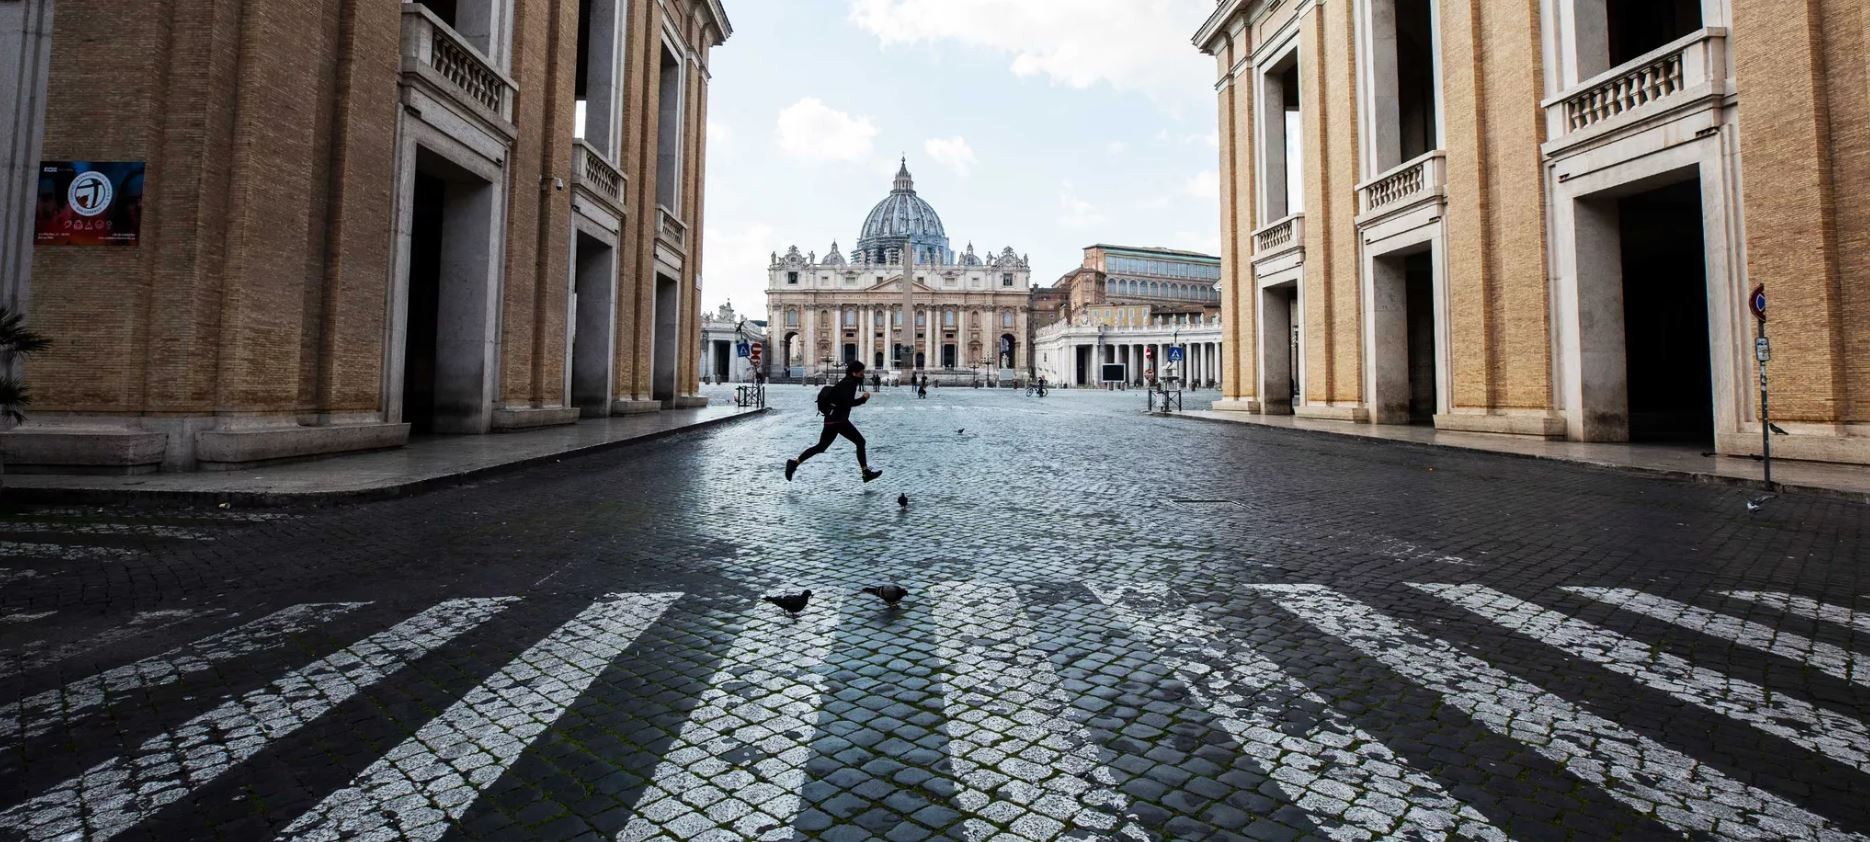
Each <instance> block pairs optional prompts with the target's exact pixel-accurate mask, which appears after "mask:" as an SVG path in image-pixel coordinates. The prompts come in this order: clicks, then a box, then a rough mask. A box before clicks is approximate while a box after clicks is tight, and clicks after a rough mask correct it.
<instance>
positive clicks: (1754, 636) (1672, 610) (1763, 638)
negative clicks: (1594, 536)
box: [1565, 587, 1870, 687]
mask: <svg viewBox="0 0 1870 842" xmlns="http://www.w3.org/2000/svg"><path fill="white" fill-rule="evenodd" d="M1565 590H1567V591H1570V592H1572V593H1575V594H1578V595H1579V596H1583V597H1586V598H1589V599H1593V600H1596V601H1598V602H1602V603H1606V604H1609V605H1613V606H1616V607H1617V608H1620V609H1622V610H1624V611H1630V612H1633V613H1636V614H1641V615H1643V616H1645V617H1649V618H1651V619H1655V620H1661V621H1663V622H1665V623H1669V624H1671V625H1675V626H1680V627H1681V628H1685V629H1688V630H1689V631H1693V632H1700V633H1701V634H1705V635H1708V636H1710V637H1718V638H1720V639H1722V640H1725V641H1727V642H1729V643H1734V644H1738V645H1740V646H1745V647H1747V648H1748V649H1754V650H1758V651H1760V652H1765V653H1767V654H1769V655H1778V656H1779V657H1781V658H1789V659H1791V660H1794V661H1798V662H1799V663H1801V664H1804V665H1806V666H1808V667H1811V668H1812V669H1815V670H1818V671H1819V672H1822V673H1824V674H1826V675H1829V676H1832V677H1834V678H1839V679H1842V680H1844V681H1849V682H1851V683H1853V684H1861V685H1864V686H1866V687H1870V670H1866V669H1864V666H1863V665H1862V664H1859V663H1858V662H1857V653H1855V652H1852V651H1850V650H1848V649H1845V648H1844V647H1842V646H1833V645H1831V644H1829V643H1821V642H1819V641H1816V640H1812V639H1811V638H1809V637H1805V636H1802V635H1797V634H1793V633H1792V632H1786V631H1780V630H1778V629H1775V628H1773V627H1772V626H1769V625H1766V624H1765V623H1756V622H1753V621H1752V620H1742V619H1740V618H1739V617H1733V616H1730V615H1727V614H1722V613H1720V612H1718V611H1709V610H1708V609H1706V608H1698V607H1696V606H1693V605H1689V604H1688V603H1685V602H1677V601H1675V600H1672V599H1664V598H1662V597H1659V596H1652V595H1650V594H1646V593H1643V592H1642V591H1635V590H1630V589H1627V588H1577V587H1573V588H1565Z"/></svg>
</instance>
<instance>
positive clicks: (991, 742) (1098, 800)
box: [932, 582, 1150, 840]
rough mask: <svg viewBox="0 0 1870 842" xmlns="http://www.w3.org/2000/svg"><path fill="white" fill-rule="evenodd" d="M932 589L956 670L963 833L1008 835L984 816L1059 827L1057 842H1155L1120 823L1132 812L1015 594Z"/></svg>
mask: <svg viewBox="0 0 1870 842" xmlns="http://www.w3.org/2000/svg"><path fill="white" fill-rule="evenodd" d="M932 590H934V592H936V593H939V594H940V595H941V597H940V600H939V601H938V602H937V603H936V605H935V617H936V622H937V624H938V628H939V631H938V633H937V637H936V641H937V642H936V652H937V654H938V655H940V657H941V659H942V661H943V662H944V663H945V664H946V665H947V666H946V671H945V672H944V673H943V674H942V680H943V681H944V682H945V683H946V684H947V692H945V693H944V694H943V697H942V705H943V708H944V714H945V715H946V717H947V720H948V722H947V725H948V756H949V758H950V759H951V760H952V761H953V763H954V769H955V773H956V776H957V777H958V778H959V781H958V783H959V784H960V785H961V787H962V790H961V792H959V793H957V794H956V795H955V797H954V799H953V801H952V803H951V805H950V806H952V807H954V808H955V809H957V810H959V811H961V812H962V813H964V814H966V815H968V816H969V818H967V819H966V820H965V821H963V822H962V825H961V829H962V831H963V832H964V833H965V835H966V836H967V838H968V839H970V840H985V839H989V838H991V837H994V836H997V835H999V834H1000V833H1001V831H1000V829H999V828H998V827H995V826H994V824H990V823H988V822H987V821H986V820H985V819H984V818H982V816H984V815H985V816H993V817H995V821H996V822H997V823H999V824H1001V825H1014V826H1025V825H1026V824H1027V823H1033V824H1034V826H1035V827H1044V828H1056V829H1057V831H1056V833H1054V834H1053V835H1058V834H1073V833H1086V832H1090V833H1094V834H1097V835H1100V836H1111V835H1113V834H1114V837H1115V838H1121V839H1147V838H1150V834H1149V833H1148V832H1147V831H1145V830H1143V829H1142V828H1141V827H1138V826H1136V825H1135V824H1134V823H1125V824H1124V825H1123V826H1121V827H1119V826H1118V818H1117V816H1116V815H1112V813H1117V814H1121V813H1123V812H1124V811H1126V810H1128V808H1129V799H1128V798H1125V797H1124V796H1123V794H1122V793H1119V792H1118V791H1117V789H1116V786H1117V779H1116V776H1115V775H1113V774H1111V771H1110V769H1109V768H1107V767H1105V766H1104V765H1103V764H1101V763H1099V762H1098V759H1097V754H1098V747H1097V743H1096V742H1095V741H1093V740H1092V739H1091V735H1090V734H1089V732H1087V731H1086V730H1085V729H1084V728H1083V727H1082V726H1080V725H1079V724H1078V723H1076V722H1073V721H1072V720H1071V719H1070V718H1068V717H1067V716H1066V715H1065V714H1066V712H1067V711H1068V710H1069V709H1070V707H1071V703H1070V699H1068V698H1066V696H1065V691H1064V690H1063V689H1062V688H1061V687H1060V686H1059V680H1058V674H1057V673H1056V672H1054V671H1053V669H1052V664H1051V662H1050V661H1048V660H1047V659H1046V657H1045V654H1044V653H1043V652H1042V651H1040V650H1039V649H1038V648H1037V647H1036V645H1035V644H1036V643H1037V639H1036V638H1037V635H1036V634H1035V630H1034V629H1033V627H1032V624H1031V621H1030V620H1028V619H1027V617H1026V616H1025V614H1024V612H1022V611H1021V610H1020V606H1019V594H1018V592H1017V591H1015V590H1014V588H1013V586H1012V585H1008V584H1004V583H997V582H995V583H989V582H945V583H942V584H940V585H937V586H936V587H935V588H933V589H932ZM1098 807H1103V808H1105V809H1106V810H1109V811H1110V812H1103V811H1100V810H1098V809H1096V808H1098ZM1028 817H1030V818H1028ZM1061 822H1062V824H1061Z"/></svg>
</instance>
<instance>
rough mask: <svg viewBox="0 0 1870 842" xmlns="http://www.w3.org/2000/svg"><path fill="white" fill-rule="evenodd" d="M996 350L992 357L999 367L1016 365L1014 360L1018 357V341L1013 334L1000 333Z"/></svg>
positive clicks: (1013, 366)
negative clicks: (996, 353)
mask: <svg viewBox="0 0 1870 842" xmlns="http://www.w3.org/2000/svg"><path fill="white" fill-rule="evenodd" d="M998 351H999V353H998V355H997V356H995V358H994V359H995V361H996V363H997V365H998V366H999V367H1000V368H1015V367H1016V366H1015V365H1014V361H1015V360H1018V359H1019V342H1018V341H1017V340H1015V339H1014V338H1013V334H1010V333H1002V334H1000V347H999V349H998Z"/></svg>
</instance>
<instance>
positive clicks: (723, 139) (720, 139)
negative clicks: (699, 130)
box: [708, 118, 734, 149]
mask: <svg viewBox="0 0 1870 842" xmlns="http://www.w3.org/2000/svg"><path fill="white" fill-rule="evenodd" d="M733 143H734V130H733V128H732V127H730V126H728V125H727V124H726V123H723V122H721V121H719V120H716V119H713V118H709V119H708V148H709V149H727V148H729V147H731V146H733Z"/></svg>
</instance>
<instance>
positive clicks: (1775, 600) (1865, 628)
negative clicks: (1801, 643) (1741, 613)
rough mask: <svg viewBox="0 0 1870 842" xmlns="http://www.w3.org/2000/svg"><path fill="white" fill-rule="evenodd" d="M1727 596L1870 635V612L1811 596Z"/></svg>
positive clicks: (1760, 593) (1763, 593)
mask: <svg viewBox="0 0 1870 842" xmlns="http://www.w3.org/2000/svg"><path fill="white" fill-rule="evenodd" d="M1726 595H1727V596H1730V597H1733V598H1734V599H1740V600H1746V601H1747V602H1755V603H1759V604H1760V605H1764V606H1766V607H1768V608H1775V609H1778V610H1780V611H1784V612H1785V613H1787V614H1791V615H1794V616H1797V617H1804V618H1806V619H1808V620H1820V621H1823V622H1826V623H1831V624H1832V625H1838V626H1843V627H1845V628H1847V629H1855V630H1857V631H1859V632H1862V633H1864V634H1870V612H1866V613H1863V614H1859V613H1857V611H1856V609H1853V608H1849V607H1847V606H1843V605H1833V604H1831V603H1829V602H1819V601H1818V600H1815V599H1812V598H1811V597H1809V596H1798V595H1796V594H1789V593H1773V592H1768V591H1727V593H1726Z"/></svg>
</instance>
